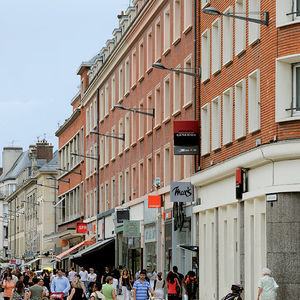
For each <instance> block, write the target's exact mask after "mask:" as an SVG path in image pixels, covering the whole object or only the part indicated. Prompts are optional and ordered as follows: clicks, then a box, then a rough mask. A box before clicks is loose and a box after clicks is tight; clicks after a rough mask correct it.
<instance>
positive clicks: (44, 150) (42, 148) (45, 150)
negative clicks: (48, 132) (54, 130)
mask: <svg viewBox="0 0 300 300" xmlns="http://www.w3.org/2000/svg"><path fill="white" fill-rule="evenodd" d="M36 158H37V159H46V161H47V162H49V161H50V160H51V159H52V158H53V146H52V145H51V144H49V143H48V142H47V141H46V140H45V139H44V140H42V141H38V142H37V143H36Z"/></svg>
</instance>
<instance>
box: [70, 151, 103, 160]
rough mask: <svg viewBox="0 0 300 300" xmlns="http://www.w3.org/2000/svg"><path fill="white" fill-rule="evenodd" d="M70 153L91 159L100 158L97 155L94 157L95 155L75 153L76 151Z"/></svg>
mask: <svg viewBox="0 0 300 300" xmlns="http://www.w3.org/2000/svg"><path fill="white" fill-rule="evenodd" d="M70 154H71V155H75V156H81V157H84V158H89V159H94V160H98V158H97V157H94V156H88V155H82V154H78V153H74V152H71V153H70Z"/></svg>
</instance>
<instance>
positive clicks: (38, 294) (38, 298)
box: [28, 277, 45, 300]
mask: <svg viewBox="0 0 300 300" xmlns="http://www.w3.org/2000/svg"><path fill="white" fill-rule="evenodd" d="M32 283H33V286H31V287H30V288H29V291H28V298H29V299H32V300H42V299H43V297H44V296H45V294H44V291H43V288H42V287H41V286H40V285H39V280H38V278H36V277H34V278H33V279H32Z"/></svg>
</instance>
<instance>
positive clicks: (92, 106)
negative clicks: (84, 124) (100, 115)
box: [89, 102, 94, 130]
mask: <svg viewBox="0 0 300 300" xmlns="http://www.w3.org/2000/svg"><path fill="white" fill-rule="evenodd" d="M89 120H90V124H89V126H90V129H91V130H93V128H94V103H93V102H91V105H90V115H89Z"/></svg>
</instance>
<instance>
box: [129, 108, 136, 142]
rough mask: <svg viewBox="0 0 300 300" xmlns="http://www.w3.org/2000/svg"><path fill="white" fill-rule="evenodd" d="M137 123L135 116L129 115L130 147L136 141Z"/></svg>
mask: <svg viewBox="0 0 300 300" xmlns="http://www.w3.org/2000/svg"><path fill="white" fill-rule="evenodd" d="M133 108H136V106H134V107H133ZM137 121H138V117H137V114H132V115H131V126H130V127H131V145H132V146H133V145H135V144H136V141H137V134H138V130H137V126H138V124H137Z"/></svg>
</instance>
